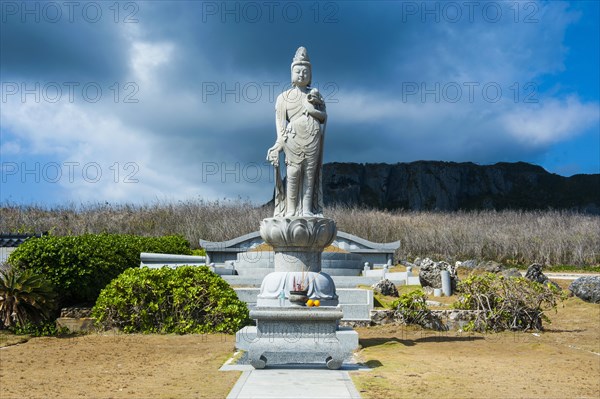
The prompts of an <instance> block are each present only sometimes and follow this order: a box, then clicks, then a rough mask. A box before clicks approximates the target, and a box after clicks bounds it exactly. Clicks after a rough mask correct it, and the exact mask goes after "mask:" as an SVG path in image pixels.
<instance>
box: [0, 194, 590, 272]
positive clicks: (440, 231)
mask: <svg viewBox="0 0 600 399" xmlns="http://www.w3.org/2000/svg"><path fill="white" fill-rule="evenodd" d="M272 213H273V211H272V208H269V207H256V206H254V205H252V204H248V203H243V202H234V203H219V202H203V201H200V200H198V201H193V200H191V201H184V202H178V203H154V204H147V205H127V204H125V205H110V204H96V205H93V204H92V205H86V206H74V205H73V206H65V207H60V208H54V209H46V208H43V207H36V206H29V207H22V206H12V205H10V204H4V205H2V206H0V231H11V232H17V231H20V232H42V231H50V232H51V233H52V234H56V235H66V234H83V233H101V232H108V233H122V234H140V235H149V236H158V235H166V234H180V235H183V236H184V237H186V238H187V239H188V240H189V242H190V243H191V244H192V247H197V246H198V240H199V239H205V240H210V241H222V240H228V239H232V238H235V237H238V236H240V235H242V234H246V233H250V232H253V231H256V230H258V227H259V221H260V220H261V219H263V218H265V217H269V216H271V215H272ZM324 214H325V215H326V216H327V217H330V218H333V219H334V220H335V221H336V223H337V225H338V229H339V230H342V231H345V232H348V233H352V234H356V235H358V236H360V237H363V238H366V239H368V240H371V241H375V242H390V241H396V240H400V242H401V246H400V249H399V250H398V251H397V253H396V257H397V259H410V260H413V259H414V258H415V257H417V256H420V257H426V256H428V257H430V258H433V259H436V260H467V259H485V260H495V261H498V262H504V263H506V264H509V265H521V266H523V265H524V266H527V265H529V264H531V263H533V262H538V263H542V264H546V265H576V266H579V267H586V266H590V265H600V230H599V229H598V225H599V224H600V216H598V215H584V214H578V213H572V212H568V211H529V212H524V211H501V212H496V211H479V212H478V211H473V212H451V213H444V212H404V211H393V212H387V211H377V210H367V209H359V208H347V207H329V208H326V209H325V211H324Z"/></svg>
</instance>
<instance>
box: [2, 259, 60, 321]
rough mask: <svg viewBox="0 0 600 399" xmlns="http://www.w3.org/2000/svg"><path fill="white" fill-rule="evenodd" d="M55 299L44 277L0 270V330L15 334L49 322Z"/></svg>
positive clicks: (21, 271) (24, 272)
mask: <svg viewBox="0 0 600 399" xmlns="http://www.w3.org/2000/svg"><path fill="white" fill-rule="evenodd" d="M55 298H56V294H55V293H54V290H53V289H52V285H51V284H50V283H49V282H48V281H47V280H46V279H45V278H44V277H43V276H41V275H35V274H34V273H33V272H32V271H31V270H18V269H15V268H13V267H10V268H9V269H8V270H2V268H0V327H4V328H8V329H12V330H14V329H23V328H34V327H35V326H37V325H40V324H41V323H43V322H44V321H47V320H49V319H50V318H52V313H53V311H54V309H55V308H56V303H55ZM32 326H33V327H32Z"/></svg>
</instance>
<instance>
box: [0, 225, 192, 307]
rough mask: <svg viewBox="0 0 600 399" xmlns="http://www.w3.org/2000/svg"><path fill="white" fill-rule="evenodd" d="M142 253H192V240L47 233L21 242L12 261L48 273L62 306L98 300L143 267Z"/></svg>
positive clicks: (20, 266) (22, 267)
mask: <svg viewBox="0 0 600 399" xmlns="http://www.w3.org/2000/svg"><path fill="white" fill-rule="evenodd" d="M140 252H158V253H171V254H182V255H189V254H191V250H190V247H189V243H188V242H187V240H185V239H184V238H183V237H180V236H166V237H140V236H133V235H120V234H85V235H81V236H65V237H56V236H43V237H40V238H32V239H29V240H27V241H26V242H25V243H23V244H22V245H20V246H19V247H18V248H17V249H16V250H15V251H14V252H13V253H11V255H10V257H9V258H8V263H10V264H12V265H14V266H15V267H17V268H19V269H22V270H31V271H32V272H33V273H35V274H36V275H41V276H45V277H46V278H47V279H48V280H49V281H50V282H51V283H52V284H53V285H54V288H55V290H56V292H57V293H58V295H59V299H60V303H61V305H62V306H68V305H72V304H78V303H94V302H95V301H96V298H97V297H98V294H99V293H100V290H102V288H104V287H105V286H106V285H107V284H108V283H110V281H111V280H112V279H114V278H115V277H117V276H118V275H119V274H121V273H122V272H123V271H124V270H126V269H128V268H131V267H138V266H139V264H140Z"/></svg>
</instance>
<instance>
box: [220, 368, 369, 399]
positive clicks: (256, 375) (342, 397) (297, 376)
mask: <svg viewBox="0 0 600 399" xmlns="http://www.w3.org/2000/svg"><path fill="white" fill-rule="evenodd" d="M271 398H272V399H291V398H295V399H296V398H306V399H338V398H339V399H350V398H353V399H354V398H360V394H359V393H358V391H357V390H356V388H355V387H354V384H353V383H352V380H351V379H350V376H349V375H348V371H345V370H343V369H342V370H328V369H327V368H325V367H324V368H323V369H314V368H312V369H307V368H302V367H299V366H290V367H285V368H276V369H269V368H266V369H263V370H254V369H252V370H249V369H246V371H244V373H243V374H242V375H241V377H240V379H239V380H238V382H237V383H236V384H235V386H234V387H233V389H232V390H231V392H230V393H229V395H228V396H227V399H271Z"/></svg>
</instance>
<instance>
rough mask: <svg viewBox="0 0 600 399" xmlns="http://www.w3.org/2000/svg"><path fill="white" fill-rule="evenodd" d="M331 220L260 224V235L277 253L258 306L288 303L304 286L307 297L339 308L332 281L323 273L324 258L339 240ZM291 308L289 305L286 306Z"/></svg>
mask: <svg viewBox="0 0 600 399" xmlns="http://www.w3.org/2000/svg"><path fill="white" fill-rule="evenodd" d="M336 233H337V228H336V225H335V222H334V221H333V220H332V219H327V218H322V217H289V218H280V217H273V218H267V219H264V220H263V221H262V222H261V224H260V235H261V236H262V238H263V239H264V240H265V242H266V243H267V244H269V245H271V246H272V247H273V250H274V252H275V259H274V263H275V271H274V272H273V273H269V274H268V275H267V276H266V277H265V278H264V280H263V282H262V285H261V289H260V294H259V295H258V301H257V305H258V306H275V305H277V304H278V303H279V302H278V301H279V300H280V299H285V301H288V299H289V292H290V291H295V290H297V289H298V288H297V287H294V283H296V284H300V285H302V287H303V288H304V289H306V290H307V291H308V297H309V298H311V299H319V300H321V301H322V302H323V305H327V306H336V305H337V304H338V302H337V294H336V293H335V284H334V282H333V279H332V278H331V277H330V276H329V275H327V274H326V273H322V272H321V254H322V253H323V249H325V247H327V246H328V245H330V244H331V243H332V242H333V240H334V239H335V237H336ZM286 304H289V301H288V302H286Z"/></svg>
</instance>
